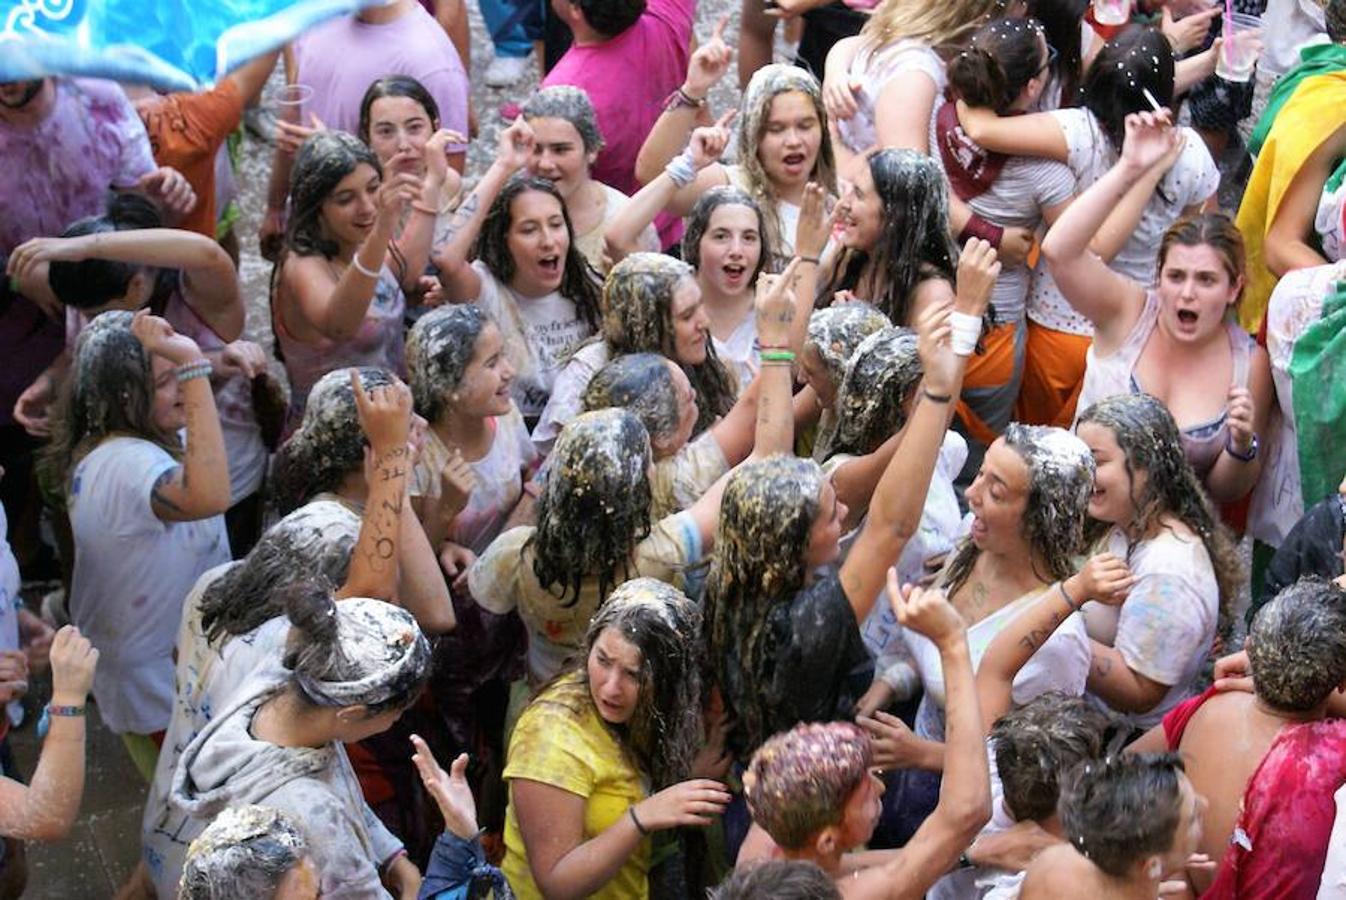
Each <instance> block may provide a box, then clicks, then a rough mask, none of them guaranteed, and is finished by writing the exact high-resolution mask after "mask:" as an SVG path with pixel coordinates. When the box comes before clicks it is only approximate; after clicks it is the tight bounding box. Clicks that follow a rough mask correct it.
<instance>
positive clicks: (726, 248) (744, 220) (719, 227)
mask: <svg viewBox="0 0 1346 900" xmlns="http://www.w3.org/2000/svg"><path fill="white" fill-rule="evenodd" d="M698 250H699V253H700V255H699V258H698V259H697V269H696V272H697V277H698V278H699V279H700V280H701V282H702V284H704V285H706V286H707V287H708V288H709V289H711V290H713V291H715V292H716V293H718V294H722V295H725V296H730V297H732V296H738V295H741V294H743V293H744V292H745V291H748V290H751V289H752V275H753V273H754V272H756V271H757V263H758V262H759V261H760V260H761V258H762V232H761V228H760V227H759V223H758V221H757V211H756V210H754V209H753V208H752V207H750V206H743V205H741V204H738V203H725V204H723V205H721V206H717V207H715V209H714V210H712V211H711V214H710V220H709V221H708V222H707V223H706V233H705V236H704V237H702V238H701V244H700V246H699V247H698Z"/></svg>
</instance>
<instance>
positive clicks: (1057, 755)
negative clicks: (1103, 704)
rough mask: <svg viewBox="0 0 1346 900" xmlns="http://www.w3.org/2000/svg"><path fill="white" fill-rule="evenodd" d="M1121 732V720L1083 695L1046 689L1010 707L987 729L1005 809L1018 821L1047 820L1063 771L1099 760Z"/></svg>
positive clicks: (1123, 733)
mask: <svg viewBox="0 0 1346 900" xmlns="http://www.w3.org/2000/svg"><path fill="white" fill-rule="evenodd" d="M1125 737H1126V734H1125V727H1124V725H1123V724H1122V723H1120V722H1119V721H1118V720H1117V719H1116V718H1115V717H1113V716H1112V715H1111V714H1109V713H1107V712H1104V711H1103V710H1101V709H1099V708H1098V707H1097V706H1096V705H1095V704H1093V703H1091V702H1090V701H1089V700H1087V699H1086V698H1084V697H1071V696H1068V695H1066V694H1062V693H1060V692H1059V691H1050V692H1048V693H1046V694H1039V695H1038V696H1037V697H1034V698H1033V699H1032V700H1030V701H1028V702H1027V703H1025V704H1024V705H1023V706H1021V707H1018V708H1017V709H1011V710H1010V711H1009V712H1007V713H1005V715H1003V716H1001V717H1000V718H999V719H998V720H997V721H996V723H995V725H994V726H992V728H991V734H990V741H991V750H992V752H993V753H994V754H995V764H996V771H997V772H999V773H1000V781H1001V784H1002V786H1003V787H1004V792H1005V793H1004V800H1005V808H1006V809H1007V810H1008V811H1009V813H1010V815H1011V816H1013V817H1014V819H1015V821H1017V822H1040V821H1042V820H1043V819H1046V818H1047V817H1048V816H1050V815H1052V814H1053V813H1055V812H1056V803H1057V800H1059V799H1060V795H1061V786H1060V779H1061V775H1062V773H1064V772H1067V771H1069V770H1070V769H1071V767H1072V766H1074V765H1075V764H1076V763H1080V762H1084V761H1085V760H1090V759H1102V758H1103V756H1104V755H1106V753H1107V751H1108V749H1109V748H1110V745H1111V743H1112V742H1113V741H1115V740H1118V739H1125Z"/></svg>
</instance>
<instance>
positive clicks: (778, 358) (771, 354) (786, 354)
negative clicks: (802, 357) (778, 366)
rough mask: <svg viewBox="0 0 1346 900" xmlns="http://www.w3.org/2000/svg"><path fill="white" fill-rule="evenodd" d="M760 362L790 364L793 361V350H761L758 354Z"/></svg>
mask: <svg viewBox="0 0 1346 900" xmlns="http://www.w3.org/2000/svg"><path fill="white" fill-rule="evenodd" d="M760 356H761V357H762V362H764V363H768V362H781V363H792V362H794V361H795V355H794V351H793V350H763V351H762V352H761V354H760Z"/></svg>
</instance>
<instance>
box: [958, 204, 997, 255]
mask: <svg viewBox="0 0 1346 900" xmlns="http://www.w3.org/2000/svg"><path fill="white" fill-rule="evenodd" d="M1004 236H1005V229H1004V228H1001V227H1000V226H999V225H996V224H995V223H994V222H988V221H986V220H985V219H983V218H982V217H981V216H979V215H977V214H976V213H973V214H972V218H970V219H968V220H967V224H966V225H964V226H963V230H962V231H960V232H958V243H959V245H962V244H966V243H967V242H968V240H969V239H970V238H974V237H975V238H981V239H982V240H983V241H986V242H987V243H988V244H990V245H991V246H992V247H995V248H997V249H999V247H1000V239H1001V238H1003V237H1004Z"/></svg>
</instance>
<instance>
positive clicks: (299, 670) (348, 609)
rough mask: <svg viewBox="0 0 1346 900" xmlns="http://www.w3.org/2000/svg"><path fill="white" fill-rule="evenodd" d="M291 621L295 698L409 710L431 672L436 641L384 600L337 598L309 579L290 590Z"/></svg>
mask: <svg viewBox="0 0 1346 900" xmlns="http://www.w3.org/2000/svg"><path fill="white" fill-rule="evenodd" d="M285 613H286V615H287V616H288V617H289V619H290V625H291V627H290V636H289V639H288V640H287V641H286V646H285V656H284V659H283V663H284V665H285V668H287V669H289V670H290V673H291V678H290V687H291V690H292V691H293V693H294V696H295V697H296V698H297V699H298V700H299V701H300V702H301V703H303V704H305V705H307V706H310V707H326V708H340V707H345V706H359V705H363V706H366V707H368V716H367V717H373V716H376V715H379V714H380V713H383V712H387V711H389V710H394V709H405V708H406V707H408V706H410V705H411V704H412V702H414V701H415V699H416V697H417V696H418V695H419V694H420V691H421V688H423V687H424V686H425V683H426V682H427V681H428V680H429V678H430V642H429V641H427V640H426V639H425V635H424V634H422V633H421V629H420V626H418V625H417V624H416V620H415V619H414V618H412V615H411V613H409V612H407V611H406V610H405V609H402V608H401V607H398V606H393V605H392V604H391V603H385V602H383V601H382V600H371V599H368V598H365V597H355V598H350V599H346V600H342V601H341V602H340V603H337V602H336V601H335V599H333V597H332V592H331V591H330V590H328V589H327V588H326V587H324V586H323V585H321V584H318V583H316V582H312V581H307V582H299V583H298V584H295V585H291V586H290V587H289V588H287V589H286V591H285Z"/></svg>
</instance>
